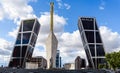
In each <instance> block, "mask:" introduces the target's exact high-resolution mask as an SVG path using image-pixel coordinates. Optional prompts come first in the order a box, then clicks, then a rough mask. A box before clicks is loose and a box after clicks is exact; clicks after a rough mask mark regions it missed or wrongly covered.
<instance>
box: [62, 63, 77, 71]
mask: <svg viewBox="0 0 120 73" xmlns="http://www.w3.org/2000/svg"><path fill="white" fill-rule="evenodd" d="M63 68H64V69H65V70H74V69H75V64H74V63H65V64H64V65H63Z"/></svg>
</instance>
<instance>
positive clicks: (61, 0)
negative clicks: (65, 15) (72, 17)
mask: <svg viewBox="0 0 120 73" xmlns="http://www.w3.org/2000/svg"><path fill="white" fill-rule="evenodd" d="M56 2H57V3H58V8H59V9H64V8H65V9H67V10H69V9H70V8H71V6H70V5H69V4H67V3H64V2H63V0H56Z"/></svg>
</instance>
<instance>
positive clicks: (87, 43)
mask: <svg viewBox="0 0 120 73" xmlns="http://www.w3.org/2000/svg"><path fill="white" fill-rule="evenodd" d="M78 28H79V31H80V35H81V39H82V42H83V46H84V49H85V52H86V56H87V59H88V63H89V67H90V68H93V69H95V68H98V65H99V64H105V63H106V61H105V50H104V46H103V42H102V39H101V36H100V32H99V29H98V26H97V23H96V19H95V18H90V17H80V18H79V20H78Z"/></svg>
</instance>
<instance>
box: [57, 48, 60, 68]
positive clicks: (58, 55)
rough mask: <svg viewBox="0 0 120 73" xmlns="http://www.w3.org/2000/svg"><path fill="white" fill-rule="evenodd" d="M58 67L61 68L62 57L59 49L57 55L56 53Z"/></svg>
mask: <svg viewBox="0 0 120 73" xmlns="http://www.w3.org/2000/svg"><path fill="white" fill-rule="evenodd" d="M56 68H61V57H60V51H59V50H57V55H56Z"/></svg>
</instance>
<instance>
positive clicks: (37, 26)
mask: <svg viewBox="0 0 120 73" xmlns="http://www.w3.org/2000/svg"><path fill="white" fill-rule="evenodd" d="M39 28H40V24H39V22H38V21H37V22H36V24H35V28H34V32H35V33H36V34H37V35H38V33H39Z"/></svg>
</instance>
